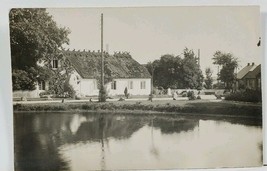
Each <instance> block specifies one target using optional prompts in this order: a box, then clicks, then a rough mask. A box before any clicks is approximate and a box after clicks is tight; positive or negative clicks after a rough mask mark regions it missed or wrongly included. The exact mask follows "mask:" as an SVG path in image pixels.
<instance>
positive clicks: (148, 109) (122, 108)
mask: <svg viewBox="0 0 267 171" xmlns="http://www.w3.org/2000/svg"><path fill="white" fill-rule="evenodd" d="M14 111H15V112H16V111H35V112H37V111H47V112H48V111H66V112H70V111H75V112H79V111H80V112H84V111H102V112H110V113H114V112H125V113H161V114H197V115H218V116H221V115H227V116H241V117H252V118H261V116H262V105H261V104H255V103H243V102H231V101H220V102H218V101H214V102H213V101H209V100H194V101H188V100H187V101H175V100H162V101H161V100H158V101H153V102H151V101H115V102H104V103H99V102H80V103H49V104H47V103H46V104H45V103H40V104H15V105H14Z"/></svg>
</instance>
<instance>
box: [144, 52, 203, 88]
mask: <svg viewBox="0 0 267 171" xmlns="http://www.w3.org/2000/svg"><path fill="white" fill-rule="evenodd" d="M183 55H184V58H181V57H180V56H174V55H169V54H166V55H163V56H161V58H160V60H155V61H154V62H152V63H151V62H150V63H148V64H147V65H146V68H147V69H148V71H149V72H150V74H151V75H152V74H153V85H154V86H157V87H163V88H164V89H167V88H201V86H202V83H203V75H202V72H201V70H200V68H199V65H198V64H197V60H196V56H195V54H194V52H193V50H189V49H187V48H185V49H184V53H183Z"/></svg>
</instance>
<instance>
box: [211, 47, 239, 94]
mask: <svg viewBox="0 0 267 171" xmlns="http://www.w3.org/2000/svg"><path fill="white" fill-rule="evenodd" d="M213 56H214V57H213V58H212V59H213V64H216V65H219V66H221V70H220V72H219V80H221V81H223V82H224V83H225V88H226V89H228V90H231V89H232V85H233V83H234V81H235V79H236V76H235V73H234V71H235V68H236V67H237V66H238V61H237V58H235V57H234V56H233V55H232V54H231V53H223V52H221V51H216V52H215V53H214V55H213Z"/></svg>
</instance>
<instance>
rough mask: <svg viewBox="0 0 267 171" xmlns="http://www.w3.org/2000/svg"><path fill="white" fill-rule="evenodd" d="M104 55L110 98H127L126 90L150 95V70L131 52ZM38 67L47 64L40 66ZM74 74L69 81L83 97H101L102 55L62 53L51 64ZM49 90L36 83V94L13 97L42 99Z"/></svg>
mask: <svg viewBox="0 0 267 171" xmlns="http://www.w3.org/2000/svg"><path fill="white" fill-rule="evenodd" d="M104 56H105V87H106V89H107V93H108V95H109V96H115V95H124V90H125V88H127V89H128V93H130V94H131V95H149V94H150V93H151V76H150V74H149V72H148V71H147V69H146V68H145V67H144V66H142V65H141V64H139V63H138V62H137V61H135V60H134V59H133V58H132V57H131V56H130V54H129V53H126V52H124V53H120V52H119V53H115V54H114V55H109V54H108V53H105V54H104ZM38 65H39V66H42V65H44V64H42V63H40V64H38ZM66 67H70V68H72V69H71V70H72V72H71V74H70V75H69V77H68V79H67V80H66V81H67V82H68V83H69V84H70V85H71V86H72V87H73V88H74V90H75V92H76V95H77V96H80V97H86V96H98V94H99V81H98V80H100V71H101V53H100V52H99V51H98V52H95V51H69V50H66V51H61V58H60V59H59V58H55V59H53V60H52V61H51V69H52V70H57V71H60V73H62V74H63V73H65V72H66V70H65V68H66ZM48 89H49V82H48V81H45V80H44V81H39V82H36V89H35V90H33V91H14V92H13V97H40V96H39V95H40V93H41V92H44V91H46V90H48Z"/></svg>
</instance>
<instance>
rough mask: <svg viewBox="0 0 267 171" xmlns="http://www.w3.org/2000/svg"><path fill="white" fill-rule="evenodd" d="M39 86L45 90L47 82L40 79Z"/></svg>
mask: <svg viewBox="0 0 267 171" xmlns="http://www.w3.org/2000/svg"><path fill="white" fill-rule="evenodd" d="M38 87H39V90H45V82H44V81H38Z"/></svg>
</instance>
